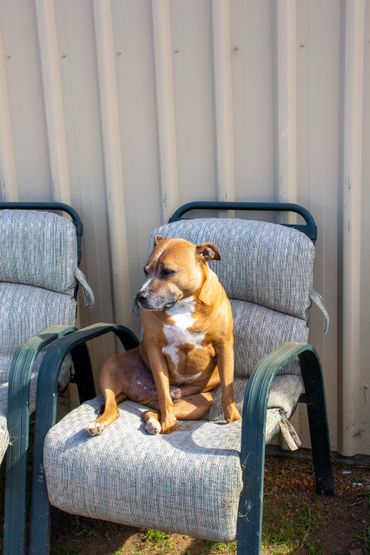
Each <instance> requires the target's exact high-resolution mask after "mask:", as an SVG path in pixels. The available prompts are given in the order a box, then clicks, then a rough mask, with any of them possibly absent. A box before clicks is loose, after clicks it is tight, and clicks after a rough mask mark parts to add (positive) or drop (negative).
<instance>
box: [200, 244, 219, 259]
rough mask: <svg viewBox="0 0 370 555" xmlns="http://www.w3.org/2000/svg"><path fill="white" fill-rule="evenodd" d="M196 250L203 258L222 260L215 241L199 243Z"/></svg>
mask: <svg viewBox="0 0 370 555" xmlns="http://www.w3.org/2000/svg"><path fill="white" fill-rule="evenodd" d="M196 252H197V254H198V255H199V256H200V257H201V258H202V259H203V260H206V261H207V260H221V255H220V251H219V250H218V248H217V247H216V245H215V244H214V243H199V245H196Z"/></svg>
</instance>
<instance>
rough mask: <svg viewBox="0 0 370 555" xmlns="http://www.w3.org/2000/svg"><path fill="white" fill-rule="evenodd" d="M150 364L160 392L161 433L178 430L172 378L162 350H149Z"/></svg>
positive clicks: (158, 392)
mask: <svg viewBox="0 0 370 555" xmlns="http://www.w3.org/2000/svg"><path fill="white" fill-rule="evenodd" d="M148 358H149V364H150V368H151V371H152V374H153V378H154V383H155V386H156V389H157V394H158V403H159V410H160V413H161V414H160V417H161V433H162V434H169V433H171V432H175V431H176V430H178V426H177V422H176V417H175V414H174V410H173V407H174V403H173V400H172V397H171V395H170V380H169V376H168V368H167V363H166V360H165V358H164V356H163V354H162V352H161V351H160V350H158V349H153V348H151V349H150V350H149V352H148Z"/></svg>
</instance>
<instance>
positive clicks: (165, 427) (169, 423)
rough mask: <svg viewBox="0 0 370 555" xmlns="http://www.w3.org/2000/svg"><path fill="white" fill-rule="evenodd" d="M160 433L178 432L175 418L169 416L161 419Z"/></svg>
mask: <svg viewBox="0 0 370 555" xmlns="http://www.w3.org/2000/svg"><path fill="white" fill-rule="evenodd" d="M161 427H162V432H161V433H162V434H171V433H172V432H178V430H179V427H178V425H177V421H176V418H173V419H172V418H171V419H169V420H162V421H161Z"/></svg>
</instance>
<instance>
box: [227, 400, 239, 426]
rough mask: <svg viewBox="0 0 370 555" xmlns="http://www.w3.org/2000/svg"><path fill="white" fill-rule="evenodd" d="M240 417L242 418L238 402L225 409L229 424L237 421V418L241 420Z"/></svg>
mask: <svg viewBox="0 0 370 555" xmlns="http://www.w3.org/2000/svg"><path fill="white" fill-rule="evenodd" d="M240 419H241V416H240V413H239V411H238V409H237V408H236V404H235V403H232V404H231V405H229V406H228V407H227V409H226V410H225V420H226V422H227V423H228V424H230V423H231V422H235V420H240Z"/></svg>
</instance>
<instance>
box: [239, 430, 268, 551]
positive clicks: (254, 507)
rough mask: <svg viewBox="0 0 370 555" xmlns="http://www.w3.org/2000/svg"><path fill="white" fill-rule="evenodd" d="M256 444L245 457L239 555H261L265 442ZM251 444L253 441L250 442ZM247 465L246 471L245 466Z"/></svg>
mask: <svg viewBox="0 0 370 555" xmlns="http://www.w3.org/2000/svg"><path fill="white" fill-rule="evenodd" d="M261 439H262V441H258V444H257V445H256V444H255V447H256V448H255V449H252V448H251V449H248V452H247V453H246V457H243V459H242V460H243V461H244V463H243V462H242V471H243V490H242V493H241V495H240V501H239V509H238V523H237V555H259V554H260V547H261V541H262V538H261V534H262V517H263V483H264V466H265V444H264V438H263V435H262V436H261ZM250 445H251V443H250ZM244 465H245V466H246V469H245V470H246V471H244V468H243V466H244Z"/></svg>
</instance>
